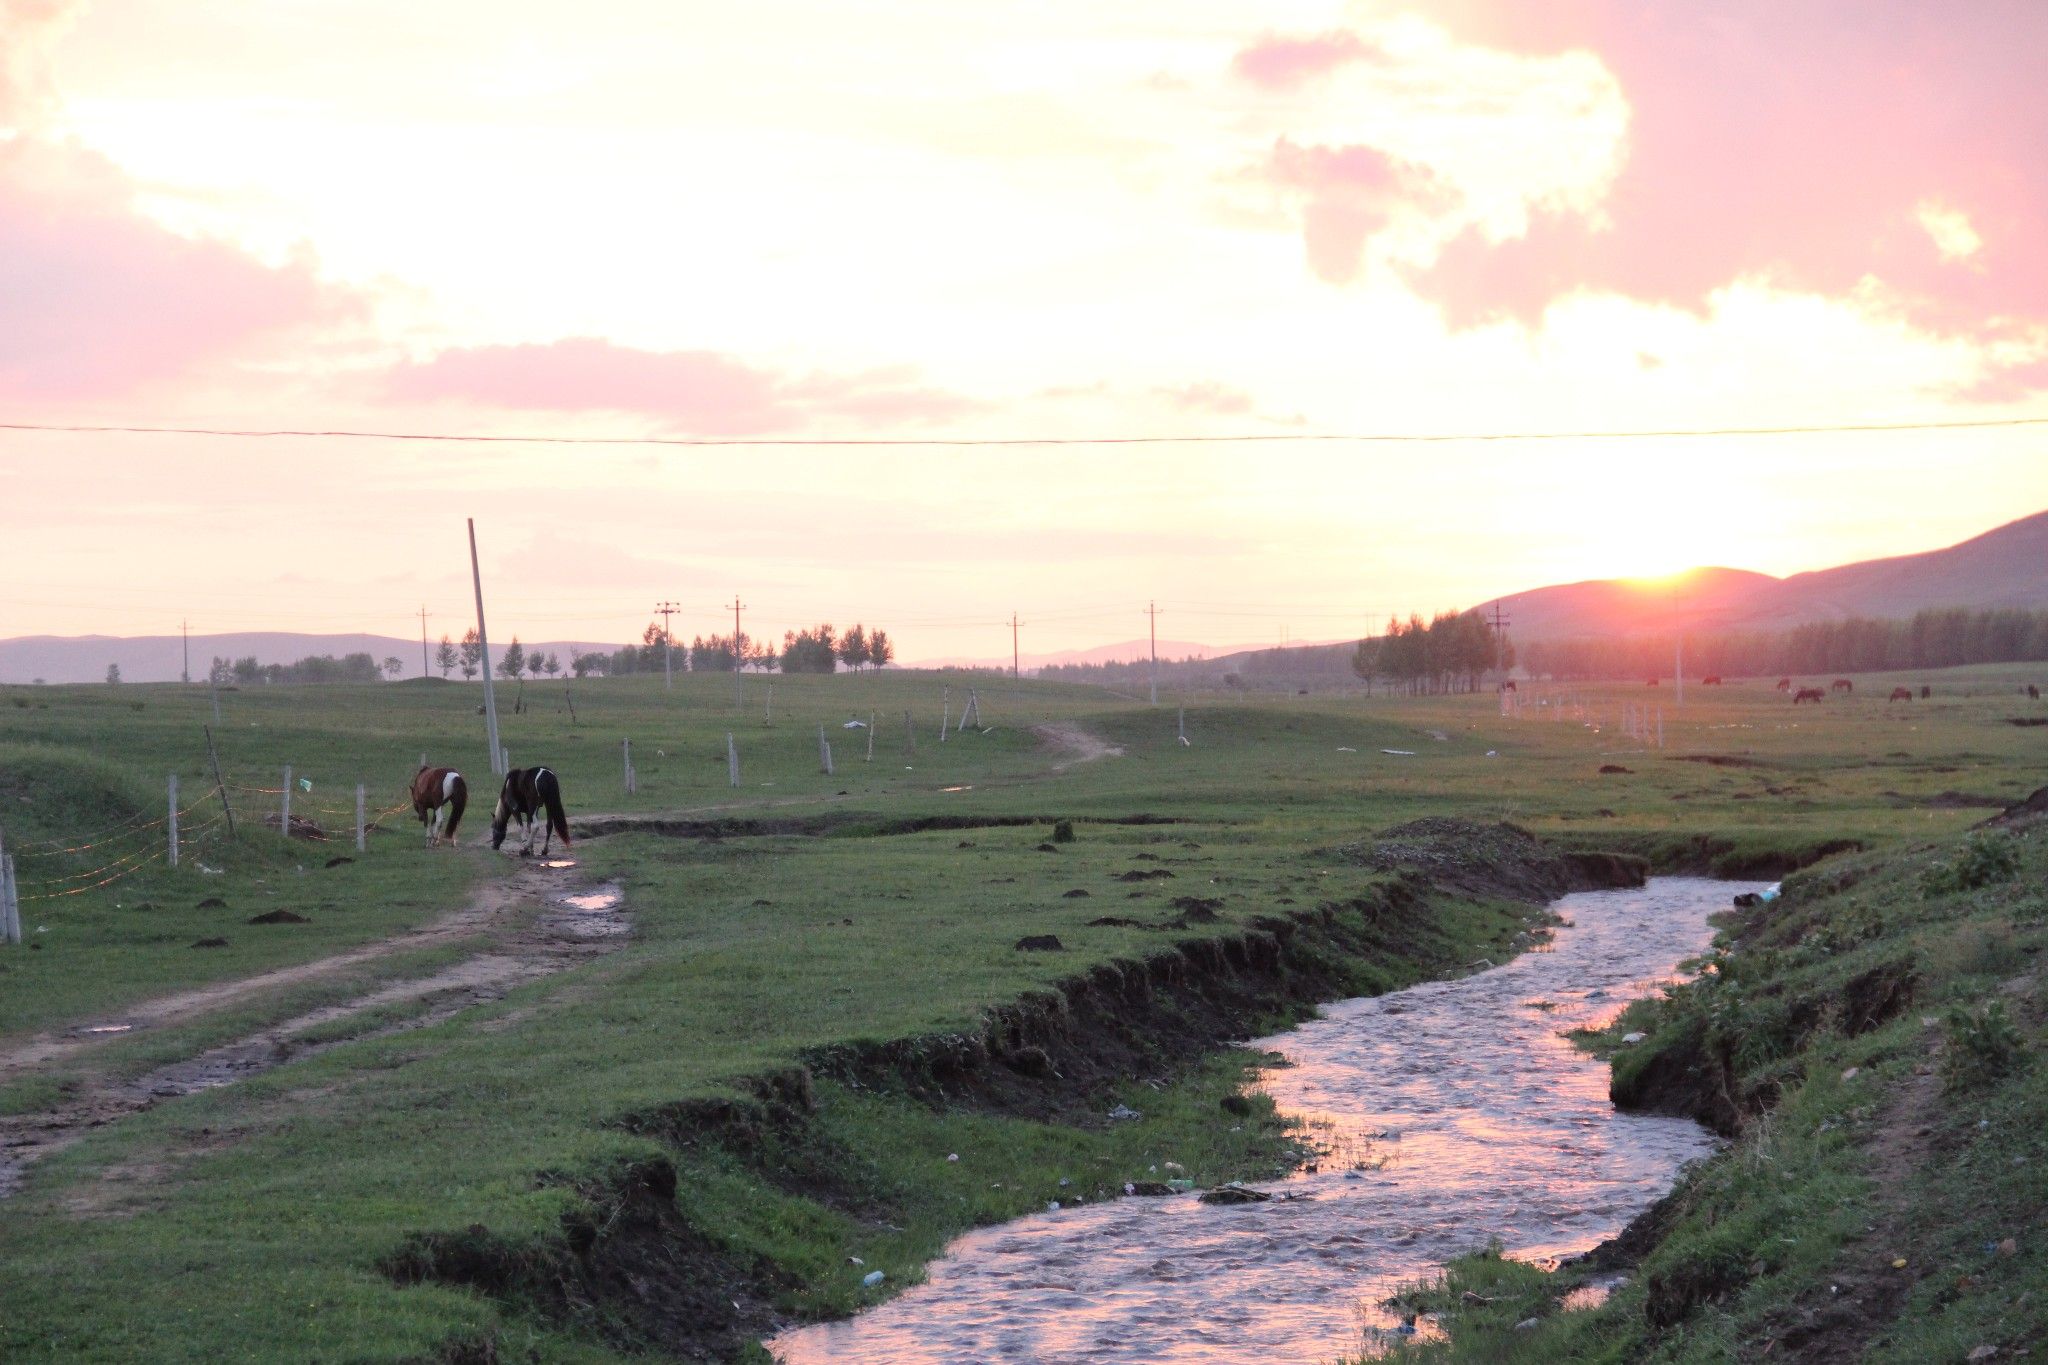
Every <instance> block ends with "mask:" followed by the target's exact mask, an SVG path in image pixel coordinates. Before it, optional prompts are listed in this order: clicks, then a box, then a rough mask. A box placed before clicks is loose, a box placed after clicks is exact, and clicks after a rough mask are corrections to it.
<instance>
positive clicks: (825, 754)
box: [818, 721, 832, 777]
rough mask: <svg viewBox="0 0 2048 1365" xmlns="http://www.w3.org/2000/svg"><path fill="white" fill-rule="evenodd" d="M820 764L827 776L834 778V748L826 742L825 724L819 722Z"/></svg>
mask: <svg viewBox="0 0 2048 1365" xmlns="http://www.w3.org/2000/svg"><path fill="white" fill-rule="evenodd" d="M818 764H819V766H820V767H822V768H823V769H824V770H825V776H827V777H830V776H832V746H831V745H830V744H829V743H827V742H826V740H825V722H823V721H819V722H818Z"/></svg>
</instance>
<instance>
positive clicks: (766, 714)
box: [761, 683, 775, 725]
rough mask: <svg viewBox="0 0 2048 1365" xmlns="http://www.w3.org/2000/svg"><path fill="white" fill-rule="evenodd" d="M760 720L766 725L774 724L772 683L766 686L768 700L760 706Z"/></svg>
mask: <svg viewBox="0 0 2048 1365" xmlns="http://www.w3.org/2000/svg"><path fill="white" fill-rule="evenodd" d="M761 719H762V720H763V721H765V722H766V723H768V724H769V725H773V724H774V723H775V684H774V683H769V684H768V699H767V700H766V701H765V702H763V703H762V704H761Z"/></svg>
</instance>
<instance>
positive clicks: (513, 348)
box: [387, 337, 985, 436]
mask: <svg viewBox="0 0 2048 1365" xmlns="http://www.w3.org/2000/svg"><path fill="white" fill-rule="evenodd" d="M387 387H388V390H389V393H390V395H391V396H392V397H395V398H399V399H403V400H408V401H435V400H442V399H458V400H461V401H465V402H471V403H478V404H482V405H484V406H488V407H498V408H517V409H529V410H548V411H559V412H634V413H644V414H646V415H648V416H651V417H656V418H659V419H660V420H661V421H663V422H664V423H666V424H667V425H668V426H669V427H671V428H672V429H674V430H677V431H684V432H689V433H692V434H695V435H706V436H751V435H759V434H761V433H763V432H771V431H789V430H794V429H798V428H804V427H809V426H814V425H816V424H818V423H829V422H835V421H836V422H842V423H847V424H850V425H852V426H856V427H892V426H902V425H918V424H924V423H930V422H940V421H946V420H949V419H952V418H957V417H962V416H967V415H970V414H972V413H975V412H979V411H981V410H983V408H984V407H985V405H984V404H983V403H982V402H980V401H979V400H977V399H972V398H968V397H966V396H964V395H961V394H956V393H949V392H947V391H945V390H942V389H935V388H931V387H928V386H926V385H923V384H920V383H918V382H917V373H916V371H914V370H911V369H908V368H905V367H900V366H897V367H885V368H880V369H873V370H862V371H855V372H850V373H844V374H832V373H813V374H797V375H791V374H781V373H778V372H776V371H773V370H768V369H763V368H760V367H758V366H755V365H750V364H748V363H746V362H745V361H741V360H736V359H734V358H733V357H731V356H729V355H723V354H720V353H719V352H716V351H649V350H640V349H636V348H634V347H630V346H619V345H615V344H613V343H612V342H609V341H606V340H604V339H603V338H601V337H566V338H564V339H562V340H560V341H553V342H546V343H534V342H529V343H525V344H521V345H510V346H467V347H456V348H453V349H450V350H446V351H442V352H441V353H440V354H438V355H435V356H433V357H432V358H431V359H428V360H424V361H415V362H410V363H407V364H403V365H399V366H397V367H395V368H394V369H393V370H392V371H391V373H390V375H389V378H388V384H387Z"/></svg>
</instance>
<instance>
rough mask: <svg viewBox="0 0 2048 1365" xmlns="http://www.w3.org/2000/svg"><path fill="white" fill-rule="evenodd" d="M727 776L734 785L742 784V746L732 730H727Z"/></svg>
mask: <svg viewBox="0 0 2048 1365" xmlns="http://www.w3.org/2000/svg"><path fill="white" fill-rule="evenodd" d="M725 776H726V780H727V781H728V782H730V783H731V784H732V785H733V786H735V787H737V786H738V785H739V784H740V746H739V744H738V743H737V742H736V741H734V739H733V737H732V731H730V730H728V731H726V732H725Z"/></svg>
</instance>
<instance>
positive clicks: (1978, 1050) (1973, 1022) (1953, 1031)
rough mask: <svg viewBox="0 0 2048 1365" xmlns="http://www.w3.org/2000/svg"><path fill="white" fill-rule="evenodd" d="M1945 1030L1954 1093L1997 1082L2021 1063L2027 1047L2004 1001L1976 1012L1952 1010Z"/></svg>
mask: <svg viewBox="0 0 2048 1365" xmlns="http://www.w3.org/2000/svg"><path fill="white" fill-rule="evenodd" d="M1942 1031H1943V1033H1944V1034H1945V1035H1946V1036H1947V1041H1948V1050H1947V1053H1946V1058H1947V1066H1946V1071H1947V1077H1946V1079H1947V1082H1948V1086H1949V1089H1951V1090H1968V1089H1971V1088H1973V1087H1975V1086H1978V1085H1982V1084H1985V1083H1987V1082H1990V1081H1995V1080H1997V1079H1998V1078H1999V1077H2000V1076H2003V1075H2005V1074H2006V1073H2007V1072H2009V1071H2011V1070H2012V1069H2013V1067H2014V1066H2015V1065H2016V1064H2017V1063H2018V1062H2019V1060H2020V1052H2021V1049H2022V1047H2023V1046H2024V1043H2023V1040H2022V1039H2021V1037H2020V1031H2019V1027H2018V1026H2017V1025H2015V1024H2014V1023H2013V1021H2012V1016H2011V1015H2009V1014H2007V1013H2006V1009H2005V1002H2004V1001H2003V1000H1993V1001H1992V1002H1991V1003H1990V1004H1988V1005H1984V1006H1982V1007H1981V1008H1978V1009H1974V1010H1973V1009H1969V1008H1966V1007H1964V1006H1962V1005H1956V1006H1953V1007H1951V1008H1950V1010H1949V1012H1948V1015H1947V1016H1946V1017H1945V1018H1944V1019H1943V1020H1942Z"/></svg>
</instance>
